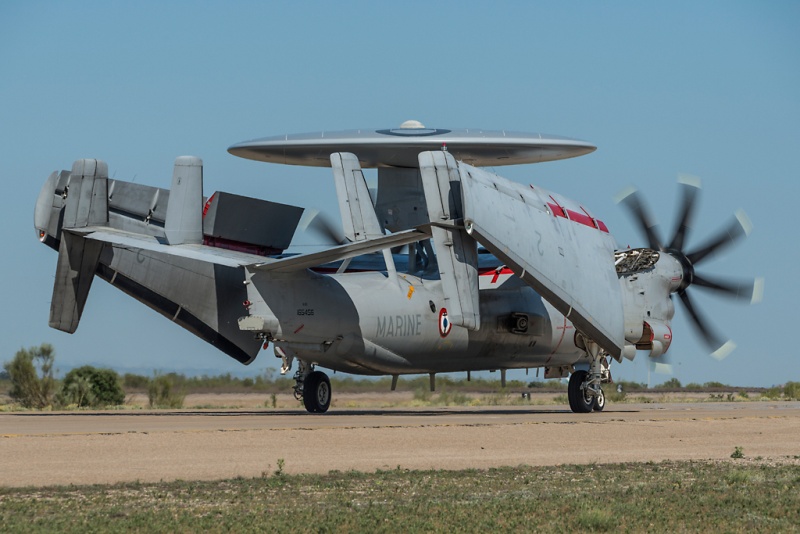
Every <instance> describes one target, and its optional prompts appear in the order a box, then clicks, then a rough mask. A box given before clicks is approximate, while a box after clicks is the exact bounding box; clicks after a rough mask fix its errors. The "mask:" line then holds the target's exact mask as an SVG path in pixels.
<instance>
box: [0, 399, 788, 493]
mask: <svg viewBox="0 0 800 534" xmlns="http://www.w3.org/2000/svg"><path fill="white" fill-rule="evenodd" d="M797 436H800V402H733V403H696V404H621V405H609V406H607V408H606V411H605V412H603V413H594V414H573V413H571V412H569V411H568V410H567V409H563V408H560V407H549V406H548V407H543V406H534V407H518V408H517V407H513V408H512V407H509V408H503V407H499V408H497V409H487V408H464V407H449V408H433V409H413V410H412V409H386V410H357V409H335V410H332V411H331V412H329V413H327V414H324V415H311V414H307V413H305V412H303V411H301V410H287V411H275V410H251V411H175V412H148V411H119V412H63V413H59V412H41V413H31V412H24V413H23V412H19V413H2V414H0V485H3V486H45V485H54V484H95V483H115V482H123V481H137V480H138V481H142V482H148V481H159V480H165V481H166V480H175V479H182V480H210V479H221V478H231V477H237V476H243V477H257V476H262V475H271V474H272V473H273V472H274V471H275V470H276V469H278V464H279V460H280V461H282V463H283V466H284V467H283V470H284V472H286V473H327V472H328V471H330V470H340V471H346V470H351V469H352V470H358V471H366V472H372V471H375V470H376V469H384V470H385V469H396V468H398V467H399V468H402V469H464V468H489V467H497V466H509V465H510V466H514V465H520V464H527V465H542V466H556V465H558V464H573V463H598V464H602V463H616V462H642V461H661V460H668V459H672V460H689V459H698V460H699V459H726V458H729V457H730V455H731V453H732V452H733V450H734V448H735V447H742V449H743V451H744V454H745V456H746V457H749V458H755V457H763V458H774V459H777V460H780V461H796V460H797V459H798V458H800V440H798V439H797Z"/></svg>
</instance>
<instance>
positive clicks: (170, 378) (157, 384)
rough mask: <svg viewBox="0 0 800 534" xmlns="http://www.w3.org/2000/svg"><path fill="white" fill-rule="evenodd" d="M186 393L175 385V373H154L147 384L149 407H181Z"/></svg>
mask: <svg viewBox="0 0 800 534" xmlns="http://www.w3.org/2000/svg"><path fill="white" fill-rule="evenodd" d="M185 398H186V394H185V393H183V391H178V389H177V388H176V386H175V374H174V373H170V374H167V375H159V374H156V375H155V376H154V377H153V379H152V380H150V384H149V385H148V386H147V399H148V401H149V404H150V407H151V408H183V400H184V399H185Z"/></svg>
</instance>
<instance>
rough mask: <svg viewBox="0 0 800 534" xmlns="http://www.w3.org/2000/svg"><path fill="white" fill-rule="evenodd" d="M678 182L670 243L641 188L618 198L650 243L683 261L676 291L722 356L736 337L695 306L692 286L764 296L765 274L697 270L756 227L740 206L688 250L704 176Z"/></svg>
mask: <svg viewBox="0 0 800 534" xmlns="http://www.w3.org/2000/svg"><path fill="white" fill-rule="evenodd" d="M678 182H679V183H680V184H681V186H682V187H681V189H682V192H683V195H682V200H681V205H680V209H679V212H678V214H679V215H678V221H677V224H676V225H675V230H674V232H673V235H672V238H671V239H670V240H669V242H668V243H666V244H665V243H664V242H663V241H661V239H660V237H659V231H658V226H657V224H656V223H655V222H654V220H653V218H652V217H651V215H650V211H649V209H648V208H647V206H646V204H645V202H644V200H643V199H642V197H641V195H640V194H639V192H638V191H636V190H635V189H629V190H626V191H624V192H623V193H621V194H620V196H619V198H618V202H620V203H622V204H624V205H625V206H626V207H627V208H628V210H629V211H630V212H631V214H632V215H633V217H634V219H635V221H636V223H637V224H638V226H639V229H640V230H641V231H642V233H643V234H644V236H645V237H646V239H647V243H648V247H650V248H651V249H653V250H658V251H661V252H664V253H666V254H669V255H670V256H672V257H673V258H675V259H676V260H677V261H678V262H679V263H680V264H681V267H682V268H683V280H682V282H681V284H680V286H679V287H678V288H677V289H676V290H675V292H676V293H678V296H679V297H680V300H681V303H683V306H684V307H685V308H686V311H688V312H689V315H690V317H691V319H692V324H694V326H695V328H696V330H697V331H698V333H699V334H700V336H701V337H702V338H703V341H704V342H705V343H706V345H708V347H709V349H710V350H711V351H712V352H711V355H712V356H713V357H715V358H717V359H720V360H721V359H723V358H725V357H726V356H727V355H728V354H730V352H731V351H732V350H733V349H734V348H736V345H735V344H734V343H733V341H731V340H726V339H725V338H723V337H721V336H720V335H719V334H718V333H717V332H716V331H715V330H714V329H713V328H712V327H711V325H710V323H709V321H708V320H707V319H706V318H705V317H704V315H703V314H702V313H700V310H699V309H698V308H697V307H696V306H695V304H694V301H693V300H692V298H691V297H690V295H689V291H688V289H689V287H690V286H692V285H694V286H697V287H699V288H702V289H707V290H710V291H714V292H716V293H719V294H721V295H723V296H725V297H729V298H734V299H738V300H747V301H750V302H751V303H755V302H758V301H759V300H761V296H762V293H763V288H764V280H763V278H757V279H755V280H751V281H736V280H723V279H720V278H717V277H711V276H708V275H700V274H698V272H697V271H696V267H697V265H699V264H700V263H702V262H703V261H704V260H706V259H707V258H709V257H711V256H712V255H713V254H716V253H717V252H720V251H721V250H723V249H725V248H727V247H728V246H730V245H732V244H733V243H735V242H736V241H739V240H740V239H741V238H743V237H745V236H747V235H748V234H749V233H750V231H751V229H752V225H751V223H750V220H749V219H748V218H747V215H745V213H744V211H742V210H739V211H737V212H736V214H735V217H734V219H733V220H732V221H731V222H730V223H729V224H728V225H727V226H725V227H724V228H722V229H721V230H720V231H719V232H717V234H715V235H714V236H713V237H712V238H710V239H709V240H707V241H706V242H705V243H704V244H703V245H701V246H699V247H697V248H695V249H692V250H686V248H685V243H686V238H687V236H688V234H689V229H690V228H691V227H692V218H693V217H694V213H695V209H696V204H697V198H698V193H699V192H700V180H698V179H697V178H694V177H690V176H681V177H679V179H678Z"/></svg>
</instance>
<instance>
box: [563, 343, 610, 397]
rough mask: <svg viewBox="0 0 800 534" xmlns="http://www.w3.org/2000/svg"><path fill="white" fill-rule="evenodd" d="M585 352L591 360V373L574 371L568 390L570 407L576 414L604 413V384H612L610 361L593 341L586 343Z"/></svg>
mask: <svg viewBox="0 0 800 534" xmlns="http://www.w3.org/2000/svg"><path fill="white" fill-rule="evenodd" d="M585 350H586V354H587V355H588V356H589V358H590V365H589V371H582V370H581V371H574V372H573V373H572V375H570V377H569V386H568V388H567V397H568V398H569V407H570V409H571V410H572V411H573V412H575V413H590V412H602V411H603V408H605V407H606V396H605V394H604V393H603V387H602V384H606V383H609V382H611V372H610V370H609V368H608V359H607V358H606V357H605V354H604V353H603V351H602V349H600V347H599V346H598V345H597V344H596V343H594V342H592V341H587V342H585Z"/></svg>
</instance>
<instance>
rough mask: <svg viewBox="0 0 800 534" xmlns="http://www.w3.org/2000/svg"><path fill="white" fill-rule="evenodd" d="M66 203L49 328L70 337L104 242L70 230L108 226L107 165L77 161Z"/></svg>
mask: <svg viewBox="0 0 800 534" xmlns="http://www.w3.org/2000/svg"><path fill="white" fill-rule="evenodd" d="M65 200H66V205H65V206H64V222H63V232H62V234H61V242H60V243H59V248H58V265H57V267H56V279H55V283H54V285H53V298H52V300H51V302H50V326H51V327H53V328H56V329H58V330H62V331H64V332H69V333H70V334H71V333H73V332H75V330H76V329H77V328H78V323H79V322H80V319H81V314H82V313H83V307H84V305H85V304H86V298H87V297H88V296H89V290H90V289H91V287H92V280H94V273H95V271H96V270H97V265H98V263H99V262H100V253H101V252H102V250H103V243H100V242H95V241H89V240H87V239H84V238H83V237H81V236H80V235H78V234H76V233H73V232H70V231H69V230H70V229H80V228H86V227H87V226H102V225H107V224H108V165H106V163H105V162H103V161H100V160H94V159H81V160H78V161H76V162H75V163H74V164H73V165H72V174H71V175H70V178H69V189H68V192H67V197H66V199H65Z"/></svg>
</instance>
